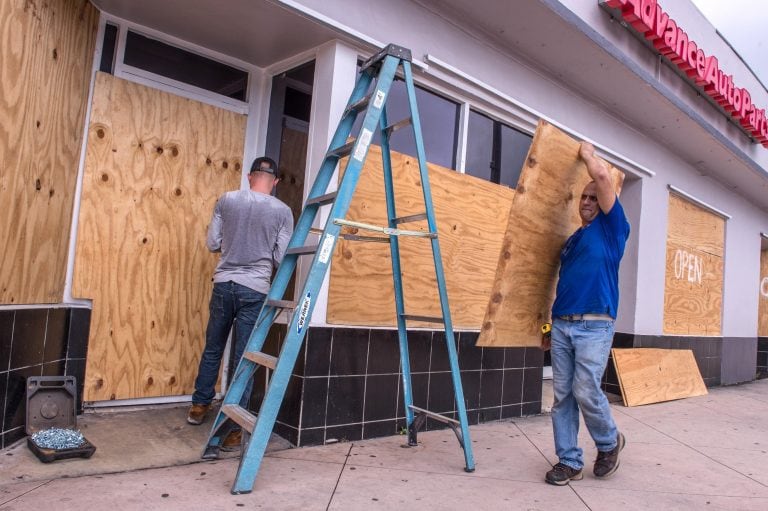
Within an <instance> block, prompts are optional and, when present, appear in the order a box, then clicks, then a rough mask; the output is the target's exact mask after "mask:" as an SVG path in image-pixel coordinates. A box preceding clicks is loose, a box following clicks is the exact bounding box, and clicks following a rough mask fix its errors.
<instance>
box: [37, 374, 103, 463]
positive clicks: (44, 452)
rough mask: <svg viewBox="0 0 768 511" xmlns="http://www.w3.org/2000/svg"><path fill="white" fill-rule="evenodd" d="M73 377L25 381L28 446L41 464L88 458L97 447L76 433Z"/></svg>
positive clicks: (74, 384) (74, 381)
mask: <svg viewBox="0 0 768 511" xmlns="http://www.w3.org/2000/svg"><path fill="white" fill-rule="evenodd" d="M76 389H77V385H76V380H75V377H74V376H30V377H29V378H27V434H28V435H29V438H28V439H27V446H28V447H29V449H30V450H31V451H32V452H33V453H34V454H35V456H37V457H38V459H39V460H40V461H42V462H43V463H50V462H52V461H56V460H62V459H67V458H90V457H91V456H92V455H93V453H94V452H95V451H96V447H95V446H94V445H93V444H92V443H90V442H89V441H88V440H86V438H85V437H84V436H83V435H82V433H80V431H78V430H77V416H76V414H75V402H76V399H75V396H76V394H77V390H76Z"/></svg>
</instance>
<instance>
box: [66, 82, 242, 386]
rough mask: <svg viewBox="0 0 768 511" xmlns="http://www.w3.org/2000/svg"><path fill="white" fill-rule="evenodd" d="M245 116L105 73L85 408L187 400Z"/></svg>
mask: <svg viewBox="0 0 768 511" xmlns="http://www.w3.org/2000/svg"><path fill="white" fill-rule="evenodd" d="M244 132H245V117H244V116H242V115H239V114H235V113H233V112H228V111H225V110H222V109H219V108H215V107H212V106H209V105H204V104H202V103H199V102H196V101H192V100H188V99H183V98H180V97H177V96H173V95H171V94H167V93H164V92H160V91H157V90H154V89H151V88H148V87H144V86H142V85H138V84H135V83H131V82H127V81H124V80H120V79H118V78H114V77H113V76H110V75H106V74H102V73H99V74H98V75H97V79H96V87H95V90H94V96H93V108H92V113H91V123H90V126H89V130H88V148H87V156H86V170H85V177H84V181H83V196H82V204H81V209H80V218H79V224H78V225H79V232H78V238H77V250H76V261H75V274H74V282H73V291H72V292H73V294H75V295H76V296H78V297H83V298H90V299H92V300H93V314H92V317H91V333H90V339H89V344H88V359H87V367H86V381H85V391H84V397H85V399H86V400H87V401H98V400H106V399H129V398H142V397H152V396H169V395H183V394H189V393H191V392H192V390H193V385H194V377H195V374H196V371H197V364H198V361H199V356H200V353H201V352H202V347H203V344H204V342H203V341H204V330H205V325H206V322H207V319H208V300H209V297H210V290H211V275H212V273H213V269H214V267H215V263H216V260H217V258H216V256H214V255H213V254H211V253H209V252H208V250H207V248H206V246H205V236H206V231H207V227H208V223H209V221H210V218H211V212H212V211H213V206H214V204H215V202H216V199H217V197H218V196H219V195H220V194H221V193H223V192H224V191H227V190H232V189H236V188H238V186H239V183H240V179H241V172H242V160H241V158H242V154H243V139H244Z"/></svg>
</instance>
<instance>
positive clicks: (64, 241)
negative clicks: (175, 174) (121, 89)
mask: <svg viewBox="0 0 768 511" xmlns="http://www.w3.org/2000/svg"><path fill="white" fill-rule="evenodd" d="M98 18H99V13H98V11H97V10H96V8H95V7H93V5H91V3H90V2H89V1H87V0H50V1H46V2H39V1H37V2H32V1H28V0H27V1H25V0H3V1H2V2H0V98H2V100H0V203H1V204H2V205H3V214H2V215H0V239H2V240H3V255H2V263H0V303H2V304H34V303H60V302H61V301H62V300H63V298H64V279H65V275H66V269H67V254H68V251H69V232H70V227H71V225H72V208H73V204H74V196H75V186H76V181H77V170H78V164H79V161H80V153H81V148H82V142H83V132H84V128H85V111H86V106H87V103H88V87H89V84H90V78H91V65H92V62H93V51H94V45H95V42H96V28H97V23H98Z"/></svg>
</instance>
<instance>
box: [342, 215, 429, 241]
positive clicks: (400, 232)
mask: <svg viewBox="0 0 768 511" xmlns="http://www.w3.org/2000/svg"><path fill="white" fill-rule="evenodd" d="M333 223H335V224H336V225H345V226H347V227H357V228H358V229H365V230H368V231H376V232H383V233H384V234H388V235H390V236H413V237H416V238H437V233H434V232H426V231H406V230H404V229H393V228H391V227H379V226H378V225H371V224H364V223H362V222H353V221H352V220H344V219H343V218H336V219H335V220H334V221H333Z"/></svg>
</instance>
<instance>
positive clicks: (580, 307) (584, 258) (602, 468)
mask: <svg viewBox="0 0 768 511" xmlns="http://www.w3.org/2000/svg"><path fill="white" fill-rule="evenodd" d="M579 156H580V157H581V159H582V160H583V161H584V163H585V164H586V166H587V172H588V173H589V176H590V177H591V178H592V181H591V182H590V183H589V184H588V185H587V186H586V187H585V188H584V191H583V192H582V194H581V198H580V200H579V215H580V216H581V227H580V228H579V229H578V230H577V231H576V232H574V233H573V234H572V235H571V237H570V238H568V241H566V243H565V245H564V246H563V249H562V251H561V253H560V275H559V280H558V283H557V295H556V298H555V303H554V304H553V306H552V332H551V339H550V338H549V337H545V338H544V340H543V342H542V347H543V348H544V349H549V348H550V343H551V349H552V376H553V384H554V385H553V386H554V394H555V402H554V405H553V406H552V428H553V430H554V436H555V451H556V453H557V456H558V458H559V461H558V463H557V464H556V465H555V466H554V467H552V470H550V471H549V472H547V474H546V477H545V480H546V481H547V482H548V483H550V484H555V485H565V484H568V483H569V482H570V481H571V480H579V479H581V478H582V477H583V474H582V468H583V467H584V459H583V457H582V454H583V452H582V450H581V448H580V447H579V446H578V433H579V410H581V413H582V415H583V416H584V422H585V424H586V425H587V429H588V430H589V433H590V435H591V436H592V439H593V440H594V442H595V446H596V447H597V451H598V452H597V460H596V461H595V465H594V474H595V476H596V477H599V478H603V477H608V476H610V475H612V474H613V473H614V472H616V469H617V468H618V467H619V452H620V451H621V450H622V449H623V448H624V443H625V441H624V435H623V434H621V433H620V432H619V431H618V429H617V428H616V423H615V422H614V420H613V417H612V415H611V409H610V406H609V405H608V399H607V398H606V396H605V394H604V393H603V391H602V389H601V388H600V379H601V377H602V375H603V372H604V371H605V366H606V364H607V362H608V354H609V353H610V350H611V345H612V342H613V329H614V321H615V318H616V309H617V307H618V302H619V262H620V261H621V257H622V256H623V255H624V245H625V244H626V241H627V238H628V237H629V222H627V218H626V216H625V214H624V209H623V208H622V206H621V203H620V202H619V200H618V198H617V197H616V192H615V189H614V185H613V179H612V178H611V174H610V172H609V171H608V168H607V167H606V166H605V164H604V163H603V162H602V161H601V160H599V159H598V158H597V157H595V148H594V147H593V146H592V144H589V143H586V142H582V144H581V147H580V148H579Z"/></svg>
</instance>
